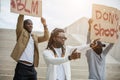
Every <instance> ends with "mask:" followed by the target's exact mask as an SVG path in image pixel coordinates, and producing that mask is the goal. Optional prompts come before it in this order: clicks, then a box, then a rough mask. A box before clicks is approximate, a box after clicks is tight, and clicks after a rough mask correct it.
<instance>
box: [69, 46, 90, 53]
mask: <svg viewBox="0 0 120 80" xmlns="http://www.w3.org/2000/svg"><path fill="white" fill-rule="evenodd" d="M67 48H68V50H69V51H70V52H71V51H73V50H74V49H77V50H78V51H80V52H81V51H86V50H89V49H91V47H90V44H83V45H80V46H67Z"/></svg>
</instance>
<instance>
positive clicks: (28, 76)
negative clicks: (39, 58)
mask: <svg viewBox="0 0 120 80" xmlns="http://www.w3.org/2000/svg"><path fill="white" fill-rule="evenodd" d="M13 80H37V72H36V70H35V68H34V66H27V65H24V64H22V63H17V66H16V69H15V75H14V78H13Z"/></svg>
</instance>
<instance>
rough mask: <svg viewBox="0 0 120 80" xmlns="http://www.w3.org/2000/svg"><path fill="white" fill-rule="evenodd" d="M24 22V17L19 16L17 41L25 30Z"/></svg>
mask: <svg viewBox="0 0 120 80" xmlns="http://www.w3.org/2000/svg"><path fill="white" fill-rule="evenodd" d="M23 20H24V15H19V16H18V20H17V25H16V35H17V40H18V38H19V36H20V33H21V32H22V30H23Z"/></svg>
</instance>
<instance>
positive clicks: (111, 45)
mask: <svg viewBox="0 0 120 80" xmlns="http://www.w3.org/2000/svg"><path fill="white" fill-rule="evenodd" d="M113 45H114V43H110V44H109V45H108V46H107V47H106V48H105V49H104V50H103V53H104V54H105V55H106V54H107V53H108V52H109V50H110V49H111V48H112V47H113Z"/></svg>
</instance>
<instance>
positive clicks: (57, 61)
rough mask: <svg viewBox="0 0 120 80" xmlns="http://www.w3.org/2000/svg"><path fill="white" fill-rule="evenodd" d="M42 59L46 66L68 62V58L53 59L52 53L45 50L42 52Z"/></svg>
mask: <svg viewBox="0 0 120 80" xmlns="http://www.w3.org/2000/svg"><path fill="white" fill-rule="evenodd" d="M43 57H44V59H45V61H46V63H47V64H53V65H59V64H62V63H65V62H68V61H69V59H68V56H67V57H60V58H59V57H54V55H53V52H52V51H50V50H45V51H44V52H43Z"/></svg>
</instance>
